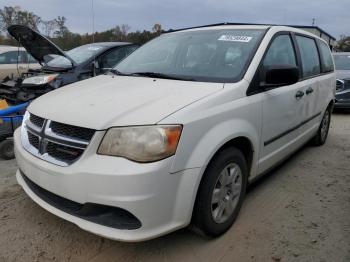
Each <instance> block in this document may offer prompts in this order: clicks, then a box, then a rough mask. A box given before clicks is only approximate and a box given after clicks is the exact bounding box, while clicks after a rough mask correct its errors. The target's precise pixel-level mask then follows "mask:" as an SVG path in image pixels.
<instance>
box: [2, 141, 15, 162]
mask: <svg viewBox="0 0 350 262" xmlns="http://www.w3.org/2000/svg"><path fill="white" fill-rule="evenodd" d="M9 148H10V149H12V150H10V151H8V149H9ZM14 157H15V155H14V151H13V141H12V140H9V139H5V140H4V141H1V142H0V158H3V159H5V160H10V159H13V158H14Z"/></svg>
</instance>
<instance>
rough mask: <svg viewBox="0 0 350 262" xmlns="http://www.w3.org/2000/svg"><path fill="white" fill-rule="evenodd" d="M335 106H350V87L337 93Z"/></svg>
mask: <svg viewBox="0 0 350 262" xmlns="http://www.w3.org/2000/svg"><path fill="white" fill-rule="evenodd" d="M334 107H335V108H350V89H346V90H343V91H339V92H337V93H336V94H335V103H334Z"/></svg>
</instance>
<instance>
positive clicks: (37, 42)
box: [7, 25, 75, 65]
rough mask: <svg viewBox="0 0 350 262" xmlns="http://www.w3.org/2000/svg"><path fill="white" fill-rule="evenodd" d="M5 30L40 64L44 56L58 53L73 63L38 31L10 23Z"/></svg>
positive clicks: (43, 61)
mask: <svg viewBox="0 0 350 262" xmlns="http://www.w3.org/2000/svg"><path fill="white" fill-rule="evenodd" d="M7 31H8V32H9V34H10V35H11V36H13V37H14V38H15V39H16V40H17V41H18V42H19V43H20V44H21V45H22V46H23V47H24V48H25V49H26V50H27V52H28V53H30V54H31V55H32V56H33V57H34V58H35V59H36V60H37V61H38V62H39V63H40V64H44V63H45V56H47V55H60V56H64V57H66V58H67V59H68V60H70V61H71V62H72V63H73V65H74V64H75V62H74V60H73V59H71V58H70V57H69V56H67V55H66V53H65V52H64V51H62V50H61V49H60V48H59V47H58V46H57V45H55V44H54V43H52V42H51V41H50V40H49V39H47V38H46V37H44V36H43V35H41V34H40V33H39V32H37V31H34V30H33V29H31V28H29V27H27V26H24V25H11V26H9V28H7Z"/></svg>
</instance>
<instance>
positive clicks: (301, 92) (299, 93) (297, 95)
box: [295, 90, 305, 99]
mask: <svg viewBox="0 0 350 262" xmlns="http://www.w3.org/2000/svg"><path fill="white" fill-rule="evenodd" d="M304 95H305V93H304V92H303V91H300V90H299V91H298V92H297V93H296V94H295V98H296V99H300V98H302V97H303V96H304Z"/></svg>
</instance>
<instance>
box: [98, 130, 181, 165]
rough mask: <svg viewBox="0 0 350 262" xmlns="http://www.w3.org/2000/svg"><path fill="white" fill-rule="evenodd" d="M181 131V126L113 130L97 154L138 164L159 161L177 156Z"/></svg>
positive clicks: (108, 133)
mask: <svg viewBox="0 0 350 262" xmlns="http://www.w3.org/2000/svg"><path fill="white" fill-rule="evenodd" d="M181 131H182V126H180V125H168V126H161V125H160V126H138V127H122V128H111V129H109V130H108V131H107V133H106V135H105V136H104V138H103V140H102V142H101V145H100V147H99V149H98V152H97V153H98V154H101V155H110V156H119V157H125V158H127V159H130V160H133V161H136V162H153V161H158V160H161V159H164V158H167V157H169V156H171V155H174V154H175V151H176V148H177V144H178V142H179V139H180V135H181Z"/></svg>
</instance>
